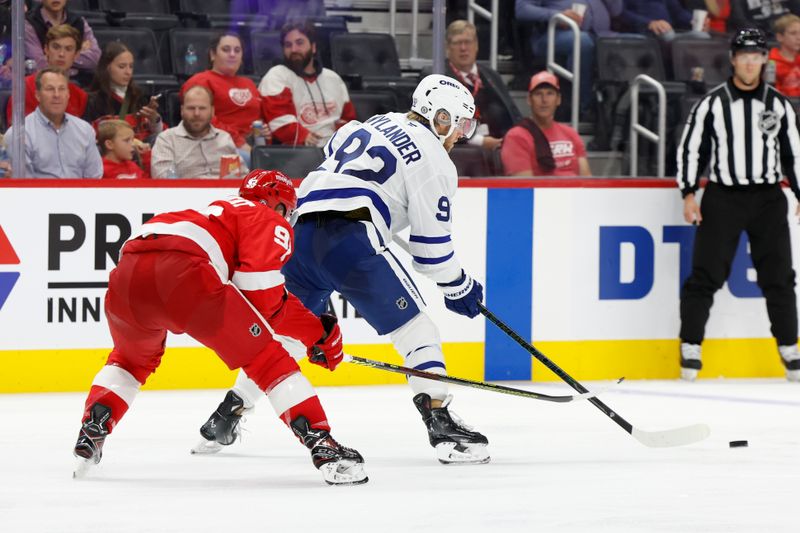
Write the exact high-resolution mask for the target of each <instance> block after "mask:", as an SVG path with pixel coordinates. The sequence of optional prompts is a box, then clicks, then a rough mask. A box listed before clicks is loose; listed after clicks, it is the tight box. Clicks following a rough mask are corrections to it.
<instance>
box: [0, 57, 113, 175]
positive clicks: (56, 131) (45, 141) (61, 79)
mask: <svg viewBox="0 0 800 533" xmlns="http://www.w3.org/2000/svg"><path fill="white" fill-rule="evenodd" d="M68 83H69V80H68V79H67V75H66V74H64V72H63V71H61V70H59V69H56V68H51V67H48V68H45V69H43V70H40V71H39V73H38V74H36V94H35V96H36V100H37V101H38V102H39V106H38V107H37V108H36V110H35V111H34V112H33V113H31V114H30V115H28V116H27V117H25V163H24V164H25V175H26V176H27V177H32V178H99V177H101V176H102V175H103V163H102V161H101V160H100V152H98V151H97V144H96V142H95V136H94V129H92V126H91V125H90V124H89V123H88V122H85V121H84V120H81V119H80V118H78V117H76V116H74V115H71V114H69V113H67V103H68V102H69V89H68ZM12 129H13V128H9V130H8V133H7V136H8V137H9V138H11V130H12ZM11 163H12V167H14V168H16V165H17V164H18V163H17V162H14V161H12V162H11Z"/></svg>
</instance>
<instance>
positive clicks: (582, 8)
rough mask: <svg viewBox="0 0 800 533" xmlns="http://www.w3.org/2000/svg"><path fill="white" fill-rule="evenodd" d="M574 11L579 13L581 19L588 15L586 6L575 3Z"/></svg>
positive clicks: (573, 5)
mask: <svg viewBox="0 0 800 533" xmlns="http://www.w3.org/2000/svg"><path fill="white" fill-rule="evenodd" d="M572 10H573V11H574V12H575V13H577V14H578V16H579V17H583V15H584V14H585V13H586V4H578V3H574V4H572Z"/></svg>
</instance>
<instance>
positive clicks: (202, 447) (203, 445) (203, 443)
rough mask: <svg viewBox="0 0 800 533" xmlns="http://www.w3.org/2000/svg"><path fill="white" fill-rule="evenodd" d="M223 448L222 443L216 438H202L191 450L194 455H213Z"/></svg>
mask: <svg viewBox="0 0 800 533" xmlns="http://www.w3.org/2000/svg"><path fill="white" fill-rule="evenodd" d="M220 450H222V445H221V444H220V443H219V442H217V441H215V440H206V439H200V442H198V443H197V444H195V445H194V448H192V449H191V450H190V453H191V454H192V455H211V454H214V453H219V451H220Z"/></svg>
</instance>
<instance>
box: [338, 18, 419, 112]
mask: <svg viewBox="0 0 800 533" xmlns="http://www.w3.org/2000/svg"><path fill="white" fill-rule="evenodd" d="M331 62H332V65H333V70H334V71H336V72H337V73H338V74H339V75H340V76H342V77H353V76H356V77H360V78H361V88H362V89H364V90H386V89H389V90H390V91H392V92H393V93H395V95H396V96H397V103H398V104H399V110H405V109H408V108H409V107H410V106H411V94H412V93H413V92H414V89H415V88H416V86H417V80H416V79H412V78H403V77H402V76H401V71H400V60H399V59H398V56H397V48H396V47H395V43H394V38H392V36H391V35H388V34H384V33H340V34H337V35H334V36H333V37H332V38H331Z"/></svg>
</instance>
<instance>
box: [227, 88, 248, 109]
mask: <svg viewBox="0 0 800 533" xmlns="http://www.w3.org/2000/svg"><path fill="white" fill-rule="evenodd" d="M228 96H229V97H230V99H231V101H232V102H233V103H234V104H236V105H238V106H244V105H246V104H247V102H249V101H250V100H252V99H253V93H251V92H250V89H230V90H229V91H228Z"/></svg>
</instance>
